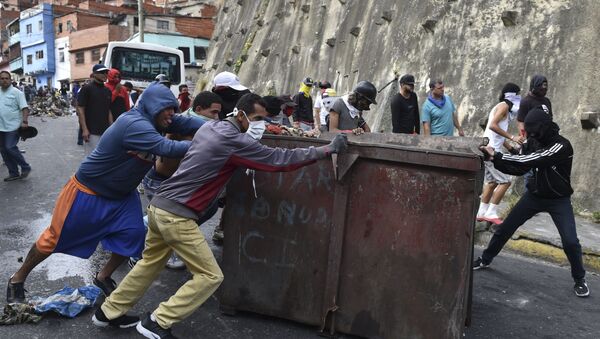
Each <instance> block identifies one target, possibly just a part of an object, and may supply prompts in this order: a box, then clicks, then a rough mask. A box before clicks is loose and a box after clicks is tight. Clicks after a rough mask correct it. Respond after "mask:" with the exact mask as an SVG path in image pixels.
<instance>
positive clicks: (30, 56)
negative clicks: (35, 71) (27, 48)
mask: <svg viewBox="0 0 600 339" xmlns="http://www.w3.org/2000/svg"><path fill="white" fill-rule="evenodd" d="M32 63H33V55H31V54H29V55H28V56H27V64H28V65H31V64H32Z"/></svg>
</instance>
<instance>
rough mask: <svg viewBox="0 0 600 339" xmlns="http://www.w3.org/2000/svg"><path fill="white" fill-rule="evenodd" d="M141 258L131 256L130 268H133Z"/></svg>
mask: <svg viewBox="0 0 600 339" xmlns="http://www.w3.org/2000/svg"><path fill="white" fill-rule="evenodd" d="M139 260H140V259H137V258H134V257H129V260H128V261H127V266H129V269H130V270H132V269H133V267H134V266H135V264H137V262H138V261H139Z"/></svg>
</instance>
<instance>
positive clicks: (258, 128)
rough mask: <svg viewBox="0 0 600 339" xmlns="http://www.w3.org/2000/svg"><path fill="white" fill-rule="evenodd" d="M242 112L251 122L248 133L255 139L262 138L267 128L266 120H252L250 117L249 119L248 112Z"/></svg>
mask: <svg viewBox="0 0 600 339" xmlns="http://www.w3.org/2000/svg"><path fill="white" fill-rule="evenodd" d="M242 113H244V116H245V117H246V120H248V123H249V126H248V130H247V131H246V134H248V135H249V136H250V137H251V138H252V139H254V140H260V139H261V138H262V136H263V134H264V133H265V129H266V128H267V126H266V124H265V121H264V120H259V121H250V119H248V116H247V115H246V112H244V111H242Z"/></svg>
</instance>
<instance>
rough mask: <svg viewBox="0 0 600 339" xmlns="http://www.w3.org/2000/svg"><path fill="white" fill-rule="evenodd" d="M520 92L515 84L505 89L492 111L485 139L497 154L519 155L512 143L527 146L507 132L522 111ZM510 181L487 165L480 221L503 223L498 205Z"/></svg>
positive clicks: (508, 84) (506, 86)
mask: <svg viewBox="0 0 600 339" xmlns="http://www.w3.org/2000/svg"><path fill="white" fill-rule="evenodd" d="M520 90H521V89H520V88H519V86H517V85H515V84H513V83H507V84H506V85H504V88H502V93H501V94H500V102H499V103H498V104H497V105H496V106H494V108H492V110H491V111H490V114H489V117H488V123H487V126H486V128H485V132H484V134H483V135H484V136H485V137H487V138H489V140H490V146H492V147H493V148H494V150H495V151H496V152H502V147H503V146H504V147H505V148H506V149H507V150H508V151H509V152H518V148H517V147H514V146H513V145H511V143H510V142H508V140H510V141H512V142H513V143H517V144H519V145H520V144H522V143H523V138H522V137H521V136H513V135H510V134H509V133H508V132H507V131H508V126H509V124H510V122H511V121H513V120H514V119H515V118H516V116H517V112H518V111H519V103H520V100H521V97H520V96H519V91H520ZM510 181H511V177H510V175H507V174H504V173H502V172H500V171H498V170H497V169H496V168H494V164H493V163H492V162H491V161H486V162H485V185H484V186H483V193H482V194H481V204H480V205H479V211H478V212H477V220H479V221H482V220H483V221H489V222H492V223H495V224H499V223H501V222H502V220H501V219H500V216H499V215H498V205H499V204H500V201H502V198H503V197H504V194H505V193H506V191H507V190H508V188H509V187H510Z"/></svg>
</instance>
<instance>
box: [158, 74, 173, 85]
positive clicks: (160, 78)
mask: <svg viewBox="0 0 600 339" xmlns="http://www.w3.org/2000/svg"><path fill="white" fill-rule="evenodd" d="M154 80H156V82H158V83H159V84H163V85H165V86H167V87H171V79H169V77H168V76H166V75H164V74H159V75H157V76H156V78H154Z"/></svg>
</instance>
